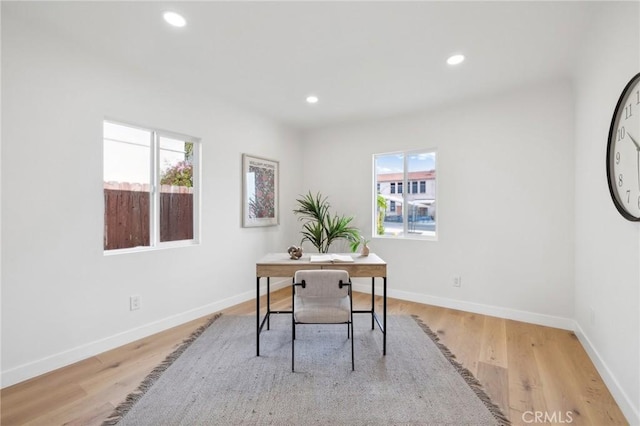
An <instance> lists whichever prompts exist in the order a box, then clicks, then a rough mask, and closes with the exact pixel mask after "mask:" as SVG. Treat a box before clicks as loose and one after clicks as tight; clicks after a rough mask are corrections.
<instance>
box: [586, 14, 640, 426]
mask: <svg viewBox="0 0 640 426" xmlns="http://www.w3.org/2000/svg"><path fill="white" fill-rule="evenodd" d="M598 16H599V18H598V20H597V21H596V22H595V23H594V25H593V27H592V28H591V31H589V36H588V38H587V39H586V40H585V49H584V51H583V52H581V53H582V54H581V58H582V61H581V62H580V63H579V64H578V67H577V79H576V85H575V92H576V131H575V133H576V149H575V150H576V174H575V182H576V188H575V190H576V201H575V233H576V243H575V259H576V260H575V267H576V269H575V279H576V289H575V318H576V322H577V323H578V336H579V337H580V338H581V340H582V342H583V344H584V345H585V347H586V348H587V349H588V351H589V353H590V355H591V358H592V359H593V360H594V362H595V363H596V366H597V367H598V368H599V370H600V373H601V375H602V376H603V378H604V379H605V381H606V382H607V385H608V386H609V389H610V390H611V391H612V392H613V393H614V395H615V396H616V399H617V401H618V404H619V405H620V406H621V408H622V409H623V411H624V412H625V415H626V416H627V419H629V421H630V422H631V423H632V424H640V405H639V404H640V314H639V312H640V247H639V245H640V225H639V224H638V223H632V222H628V221H626V220H625V219H624V218H623V217H622V216H621V215H620V214H619V213H618V212H617V210H616V209H615V207H614V205H613V202H612V201H611V197H610V195H609V190H608V187H607V179H606V169H605V155H606V146H607V136H608V132H609V125H610V121H611V117H612V116H613V110H614V108H615V105H616V102H617V101H618V97H619V96H620V92H621V91H622V89H623V88H624V86H625V85H626V83H627V82H628V81H629V80H630V79H631V77H632V76H634V75H635V74H636V73H638V72H639V71H640V29H639V28H640V25H639V22H640V3H637V2H635V3H634V2H631V3H624V4H621V3H608V4H607V5H606V7H604V8H603V9H602V11H601V13H600V14H599V15H598Z"/></svg>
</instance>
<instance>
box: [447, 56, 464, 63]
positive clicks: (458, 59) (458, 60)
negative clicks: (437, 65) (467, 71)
mask: <svg viewBox="0 0 640 426" xmlns="http://www.w3.org/2000/svg"><path fill="white" fill-rule="evenodd" d="M463 61H464V55H453V56H449V59H447V63H448V64H449V65H458V64H460V63H462V62H463Z"/></svg>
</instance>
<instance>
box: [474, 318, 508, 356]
mask: <svg viewBox="0 0 640 426" xmlns="http://www.w3.org/2000/svg"><path fill="white" fill-rule="evenodd" d="M479 362H483V363H486V364H491V365H495V366H497V367H502V368H507V331H506V328H505V320H504V319H502V318H496V317H489V316H485V317H484V327H483V328H482V337H481V345H480V358H479Z"/></svg>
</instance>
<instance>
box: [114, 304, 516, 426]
mask: <svg viewBox="0 0 640 426" xmlns="http://www.w3.org/2000/svg"><path fill="white" fill-rule="evenodd" d="M354 323H355V331H354V335H355V340H354V343H355V371H351V347H350V343H349V341H348V340H347V338H346V337H347V336H346V327H342V326H327V325H302V326H298V327H297V328H296V371H295V372H292V371H291V317H290V316H289V315H274V316H272V319H271V329H270V330H266V329H265V331H263V333H262V334H261V340H260V351H261V353H260V356H259V357H257V356H256V353H255V350H256V347H255V340H256V336H255V317H253V316H227V315H223V316H220V317H215V318H214V319H213V320H212V324H210V325H208V326H206V327H203V328H202V329H201V330H199V331H198V332H196V333H195V334H194V336H192V338H191V339H190V340H189V341H187V342H186V343H185V344H184V345H183V346H182V347H180V348H179V349H178V350H177V351H176V352H175V353H174V354H172V355H171V356H170V357H168V358H167V360H166V361H165V362H164V363H163V364H162V365H160V366H158V368H156V369H155V370H154V371H153V372H152V373H151V374H150V375H149V377H147V379H146V380H145V381H144V382H143V383H142V384H141V385H140V388H139V389H138V391H136V392H135V393H133V394H131V395H129V397H128V398H127V400H126V401H125V402H124V403H123V404H121V405H120V406H119V407H118V408H117V409H116V411H115V412H114V413H113V415H112V416H111V417H110V418H109V419H108V420H107V421H106V422H105V423H104V424H105V425H114V424H118V425H154V426H156V425H172V426H173V425H504V424H509V421H508V419H507V418H506V417H505V416H504V415H503V414H502V412H501V411H500V409H499V408H498V407H497V406H496V405H494V404H493V403H491V401H490V400H489V398H488V396H487V395H486V394H485V392H484V391H483V390H482V388H481V386H480V384H479V383H478V381H477V380H475V378H474V377H473V375H472V374H471V373H470V372H469V371H468V370H466V369H465V368H464V367H462V366H461V365H460V364H459V363H458V362H456V361H455V359H454V358H453V356H452V355H451V354H450V353H449V351H448V350H447V349H446V348H445V347H444V346H442V345H441V344H440V343H438V342H437V337H436V336H435V334H433V332H431V330H429V328H428V327H427V326H426V325H425V324H423V323H421V322H420V321H419V320H418V319H417V318H412V317H410V316H389V317H388V319H387V330H388V337H387V355H386V356H383V355H382V333H380V331H379V330H378V329H377V328H376V329H375V330H372V329H371V319H370V317H367V316H366V315H357V316H356V319H355V322H354Z"/></svg>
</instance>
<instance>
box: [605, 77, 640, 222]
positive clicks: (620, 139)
mask: <svg viewBox="0 0 640 426" xmlns="http://www.w3.org/2000/svg"><path fill="white" fill-rule="evenodd" d="M607 180H608V181H609V192H610V193H611V198H612V199H613V203H614V204H615V206H616V208H617V209H618V211H619V212H620V214H621V215H622V216H624V218H625V219H628V220H632V221H635V222H637V221H640V73H638V74H636V75H635V76H634V77H633V78H632V79H631V80H630V81H629V83H627V85H626V86H625V88H624V90H623V91H622V94H621V95H620V99H618V104H617V105H616V109H615V110H614V112H613V118H612V119H611V127H610V128H609V140H608V142H607Z"/></svg>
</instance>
